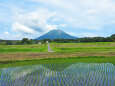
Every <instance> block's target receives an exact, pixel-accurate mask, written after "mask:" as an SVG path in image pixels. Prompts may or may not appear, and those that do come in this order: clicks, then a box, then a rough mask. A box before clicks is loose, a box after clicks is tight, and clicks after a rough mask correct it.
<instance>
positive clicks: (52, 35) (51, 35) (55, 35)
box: [36, 29, 77, 40]
mask: <svg viewBox="0 0 115 86" xmlns="http://www.w3.org/2000/svg"><path fill="white" fill-rule="evenodd" d="M43 39H51V40H52V39H77V37H74V36H71V35H69V34H67V33H65V32H64V31H63V30H60V29H54V30H51V31H49V32H48V33H46V34H44V35H43V36H40V37H38V38H36V40H43Z"/></svg>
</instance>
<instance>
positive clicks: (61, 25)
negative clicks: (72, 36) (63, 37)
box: [59, 24, 67, 27]
mask: <svg viewBox="0 0 115 86" xmlns="http://www.w3.org/2000/svg"><path fill="white" fill-rule="evenodd" d="M66 26H67V25H66V24H60V25H59V27H66Z"/></svg>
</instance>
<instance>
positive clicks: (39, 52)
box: [0, 42, 115, 61]
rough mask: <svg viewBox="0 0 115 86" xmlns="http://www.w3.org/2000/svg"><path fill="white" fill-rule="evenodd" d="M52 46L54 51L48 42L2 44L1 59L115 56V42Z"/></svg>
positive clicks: (0, 49) (51, 44)
mask: <svg viewBox="0 0 115 86" xmlns="http://www.w3.org/2000/svg"><path fill="white" fill-rule="evenodd" d="M50 46H51V48H52V49H53V50H54V52H52V53H48V52H47V44H42V45H0V61H10V60H34V59H43V58H68V57H88V56H99V57H101V56H103V57H115V42H94V43H50Z"/></svg>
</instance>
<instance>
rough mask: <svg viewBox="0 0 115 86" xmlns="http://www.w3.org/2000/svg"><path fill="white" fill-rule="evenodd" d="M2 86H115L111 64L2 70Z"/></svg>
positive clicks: (58, 65) (37, 66)
mask: <svg viewBox="0 0 115 86" xmlns="http://www.w3.org/2000/svg"><path fill="white" fill-rule="evenodd" d="M0 84H1V86H115V65H113V64H111V63H100V64H98V63H76V64H69V63H65V64H43V65H42V64H40V65H33V66H22V67H9V68H2V69H0Z"/></svg>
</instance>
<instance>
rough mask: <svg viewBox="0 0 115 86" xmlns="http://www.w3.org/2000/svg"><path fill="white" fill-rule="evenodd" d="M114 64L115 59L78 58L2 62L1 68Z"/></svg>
mask: <svg viewBox="0 0 115 86" xmlns="http://www.w3.org/2000/svg"><path fill="white" fill-rule="evenodd" d="M77 62H83V63H112V64H114V65H115V57H102V56H88V57H76V58H71V57H69V58H46V59H41V60H23V61H18V60H17V61H0V67H1V68H3V67H15V66H16V67H17V66H26V65H37V64H55V63H60V64H61V63H62V64H64V63H77Z"/></svg>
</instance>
